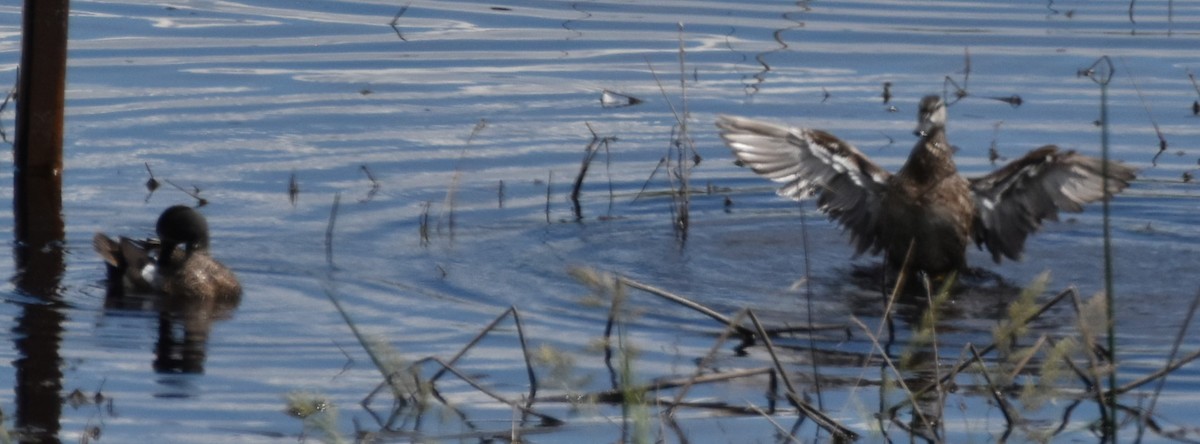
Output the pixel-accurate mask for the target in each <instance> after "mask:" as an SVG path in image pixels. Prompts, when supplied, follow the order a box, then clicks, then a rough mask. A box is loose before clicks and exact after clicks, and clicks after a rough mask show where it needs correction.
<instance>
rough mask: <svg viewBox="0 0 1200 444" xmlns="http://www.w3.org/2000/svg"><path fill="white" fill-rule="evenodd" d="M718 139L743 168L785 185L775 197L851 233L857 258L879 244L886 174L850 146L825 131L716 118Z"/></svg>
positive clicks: (730, 118)
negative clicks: (810, 204)
mask: <svg viewBox="0 0 1200 444" xmlns="http://www.w3.org/2000/svg"><path fill="white" fill-rule="evenodd" d="M716 124H717V127H718V128H720V130H721V138H722V139H724V140H725V144H726V145H728V146H729V148H730V150H732V151H733V154H734V156H736V157H737V159H738V160H739V161H741V162H742V164H744V165H746V166H748V167H750V169H752V170H754V172H755V173H758V174H759V175H760V176H763V177H766V178H768V179H771V180H773V181H775V182H779V183H782V184H783V185H782V186H781V187H780V188H779V190H778V191H777V192H778V193H779V195H781V196H785V197H789V198H792V199H796V200H799V199H805V198H808V197H810V196H813V195H815V196H816V197H817V208H818V209H820V210H821V211H823V212H825V213H826V214H828V215H829V216H830V218H832V219H834V220H835V221H837V222H838V223H839V224H840V225H841V226H842V227H843V228H845V229H847V230H849V231H850V232H851V236H852V238H853V242H854V244H855V248H856V249H857V251H858V253H862V252H864V251H866V250H868V249H871V248H874V249H875V250H878V248H879V247H880V246H881V245H882V244H881V243H880V241H881V240H880V239H879V232H880V227H879V214H880V199H881V197H882V195H883V193H884V190H885V188H886V184H887V181H888V178H889V177H890V174H889V173H888V172H887V171H886V170H884V169H883V168H880V167H879V166H877V165H875V164H874V163H873V162H871V160H870V159H868V158H867V156H866V155H864V154H863V153H862V152H861V151H859V150H858V149H857V148H855V147H854V146H853V145H851V144H849V143H846V142H844V141H842V140H841V139H838V138H837V137H835V136H833V135H832V134H829V133H826V132H824V131H819V130H813V129H806V128H793V127H786V126H782V125H777V124H774V123H769V122H763V121H758V120H752V119H747V118H744V117H735V116H718V117H717V121H716Z"/></svg>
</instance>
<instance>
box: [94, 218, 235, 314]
mask: <svg viewBox="0 0 1200 444" xmlns="http://www.w3.org/2000/svg"><path fill="white" fill-rule="evenodd" d="M155 231H156V232H157V233H158V237H159V239H158V240H157V241H154V240H149V241H138V240H133V239H129V238H125V237H120V238H118V239H117V240H113V239H111V238H109V237H108V236H106V235H104V233H96V235H95V236H94V237H93V238H92V245H93V247H94V248H95V249H96V252H97V253H99V254H100V257H101V258H103V259H104V262H105V263H107V265H108V275H109V280H110V285H116V282H115V281H119V282H120V283H121V285H122V286H123V288H124V289H125V290H127V291H130V292H136V293H154V292H159V293H161V294H163V295H165V296H167V297H169V298H172V299H184V300H189V299H214V298H215V299H223V300H228V299H235V298H238V297H239V296H241V293H242V287H241V284H240V283H238V280H237V276H235V275H234V274H233V272H232V271H230V270H229V268H228V267H226V266H225V265H224V264H221V263H220V262H217V260H216V259H213V258H212V256H210V255H209V251H208V222H207V221H206V220H205V219H204V216H203V215H201V214H200V213H199V212H197V211H196V210H193V209H192V208H189V207H186V206H183V205H176V206H173V207H170V208H167V209H166V210H165V211H163V213H162V215H161V216H159V218H158V223H157V224H156V226H155Z"/></svg>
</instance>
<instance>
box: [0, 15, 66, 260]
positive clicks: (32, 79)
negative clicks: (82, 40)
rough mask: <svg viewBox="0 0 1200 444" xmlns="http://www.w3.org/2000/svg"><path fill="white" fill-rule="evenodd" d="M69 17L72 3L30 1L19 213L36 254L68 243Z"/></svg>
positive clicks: (20, 230) (18, 160)
mask: <svg viewBox="0 0 1200 444" xmlns="http://www.w3.org/2000/svg"><path fill="white" fill-rule="evenodd" d="M69 11H70V8H69V2H68V0H25V11H24V17H23V18H24V28H23V34H24V35H23V38H22V44H21V72H20V77H21V78H20V82H19V85H18V87H17V122H16V139H15V142H16V145H15V147H14V150H15V152H14V153H13V158H14V161H15V166H16V171H15V174H14V181H15V183H14V187H15V190H14V191H15V192H14V196H13V198H14V200H15V201H14V202H13V211H14V213H15V214H14V216H15V217H16V219H15V221H14V223H15V225H16V227H15V229H16V236H17V241H18V242H20V243H23V244H25V245H26V246H29V247H32V248H34V249H40V248H41V247H42V246H43V245H46V244H47V243H48V242H56V241H61V240H62V238H63V220H62V214H61V213H62V167H63V162H62V144H63V104H64V101H65V100H64V99H65V97H66V92H65V90H66V83H67V14H68V13H69Z"/></svg>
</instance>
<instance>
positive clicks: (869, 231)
mask: <svg viewBox="0 0 1200 444" xmlns="http://www.w3.org/2000/svg"><path fill="white" fill-rule="evenodd" d="M945 122H946V106H945V102H943V101H942V99H941V98H940V97H938V96H926V97H925V98H924V99H922V100H921V104H920V111H919V112H918V116H917V129H916V131H914V133H915V134H917V135H918V136H920V137H921V139H920V140H919V141H918V142H917V144H916V146H914V147H913V149H912V152H911V153H910V154H909V157H908V159H907V161H905V163H904V166H903V167H901V168H900V170H899V171H897V172H896V174H889V173H888V172H887V171H886V170H884V169H882V168H880V167H879V166H877V165H875V164H874V163H873V162H871V160H870V159H868V158H867V156H866V155H864V154H863V153H862V152H861V151H859V150H858V149H857V148H855V147H854V146H853V145H850V144H849V143H846V142H844V141H842V140H840V139H838V138H837V137H835V136H833V135H831V134H829V133H827V132H824V131H820V130H813V129H806V128H791V127H785V126H780V125H776V124H772V123H767V122H762V121H757V120H752V119H747V118H743V117H734V116H719V117H718V118H717V122H716V125H717V127H718V128H720V130H721V137H722V138H723V139H724V140H725V143H726V144H727V145H728V146H729V148H730V149H731V150H732V151H733V153H734V155H735V156H736V157H737V158H738V160H740V161H741V162H742V163H743V164H744V165H746V166H748V167H750V168H751V169H753V170H754V172H756V173H758V174H759V175H762V176H764V177H766V178H768V179H771V180H773V181H776V182H781V183H783V186H782V187H781V188H780V189H779V194H780V195H782V196H787V197H790V198H793V199H803V198H807V197H809V196H813V195H815V196H816V197H817V206H818V208H819V209H820V210H821V211H824V212H825V213H826V214H828V215H829V216H830V218H832V219H833V220H834V221H836V222H838V223H839V224H840V225H841V226H842V227H843V228H845V229H846V230H847V231H849V233H850V236H851V241H852V242H853V244H854V246H855V250H856V254H862V253H864V252H867V253H870V254H879V253H884V254H885V255H886V258H887V262H888V264H889V265H890V266H891V267H892V268H899V267H900V266H901V265H902V264H903V263H904V260H905V257H906V254H907V253H908V252H909V249H910V246H911V248H912V258H911V260H910V262H909V267H910V269H913V270H922V271H926V272H928V273H931V274H935V275H939V274H943V273H946V272H950V271H956V270H962V269H964V268H965V267H966V255H965V250H966V247H967V245H968V244H969V243H970V242H972V241H974V242H975V243H976V244H977V245H978V246H979V247H980V248H985V247H986V248H987V249H988V250H989V251H991V253H992V257H993V259H994V260H995V261H996V262H997V263H999V262H1000V261H1001V258H1003V257H1007V258H1009V259H1019V258H1020V256H1021V252H1022V251H1023V249H1024V245H1025V239H1026V238H1027V237H1028V236H1029V234H1031V233H1033V232H1034V231H1036V230H1037V229H1038V228H1039V227H1040V226H1041V222H1042V221H1043V220H1045V219H1051V220H1054V219H1056V218H1057V215H1058V212H1059V211H1070V212H1078V211H1082V210H1083V204H1086V203H1088V202H1093V201H1096V200H1100V199H1103V198H1104V197H1105V192H1104V190H1103V188H1104V186H1103V179H1104V176H1103V175H1102V170H1103V168H1104V166H1105V165H1104V163H1103V162H1102V161H1101V160H1099V159H1096V158H1092V157H1088V156H1083V155H1080V154H1077V153H1075V152H1074V151H1060V150H1059V149H1058V147H1055V146H1053V145H1047V146H1044V147H1041V148H1038V149H1035V150H1033V151H1030V152H1029V153H1028V154H1026V155H1025V156H1023V157H1021V158H1020V159H1017V160H1015V161H1013V162H1011V163H1009V164H1008V165H1005V166H1004V167H1002V168H1000V169H998V170H996V171H994V172H992V173H990V174H988V175H986V176H983V177H980V178H975V179H967V178H964V177H962V176H961V175H959V174H958V170H957V168H956V167H955V165H954V159H953V149H952V147H951V146H950V143H949V142H948V140H947V138H946V131H945ZM1107 167H1108V177H1109V180H1108V190H1107V191H1108V193H1109V194H1115V193H1118V192H1120V191H1121V190H1123V189H1125V187H1127V186H1128V185H1129V181H1131V180H1133V179H1134V170H1133V169H1131V168H1129V167H1127V166H1124V165H1121V164H1117V163H1112V162H1109V163H1108V165H1107Z"/></svg>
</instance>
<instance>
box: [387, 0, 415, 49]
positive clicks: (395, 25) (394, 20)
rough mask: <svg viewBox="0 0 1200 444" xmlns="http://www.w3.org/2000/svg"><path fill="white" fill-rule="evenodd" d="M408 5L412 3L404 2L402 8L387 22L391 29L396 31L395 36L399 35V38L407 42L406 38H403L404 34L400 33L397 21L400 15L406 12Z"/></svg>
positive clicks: (398, 21)
mask: <svg viewBox="0 0 1200 444" xmlns="http://www.w3.org/2000/svg"><path fill="white" fill-rule="evenodd" d="M409 6H412V3H408V4H405V5H404V7H403V8H400V11H399V12H397V13H396V16H395V17H392V22H391V23H388V25H389V26H391V27H392V30H393V31H396V37H399V38H400V40H402V41H405V42H407V41H408V39H406V38H404V35H403V34H401V33H400V26H399V23H400V16H402V15H404V13H405V12H408V7H409Z"/></svg>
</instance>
